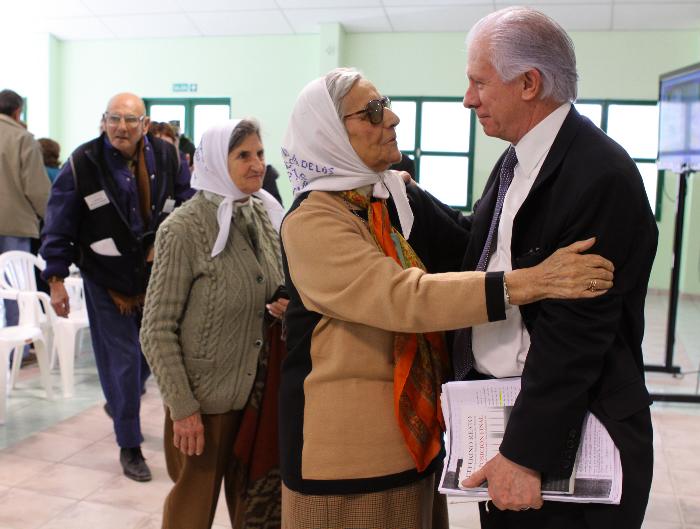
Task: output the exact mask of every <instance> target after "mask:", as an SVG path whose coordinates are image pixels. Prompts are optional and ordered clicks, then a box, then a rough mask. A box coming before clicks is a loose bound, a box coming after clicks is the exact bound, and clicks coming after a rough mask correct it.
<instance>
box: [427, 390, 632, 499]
mask: <svg viewBox="0 0 700 529" xmlns="http://www.w3.org/2000/svg"><path fill="white" fill-rule="evenodd" d="M519 392H520V378H505V379H494V380H474V381H466V382H449V383H448V384H444V385H443V386H442V396H441V400H442V411H443V415H444V417H445V425H446V427H447V432H446V436H445V437H446V438H445V445H446V449H447V458H446V461H445V466H444V468H443V471H442V477H441V479H440V487H439V490H440V492H442V493H443V494H448V495H451V496H461V497H462V498H463V499H467V500H469V499H472V500H473V501H486V500H488V499H489V495H488V485H487V484H486V483H482V485H481V486H480V487H477V488H473V489H465V488H463V487H462V486H461V483H462V481H464V480H465V479H467V478H468V477H469V476H471V475H472V474H473V473H474V472H476V471H477V470H479V469H480V468H481V467H482V466H484V465H485V464H486V463H487V462H488V461H489V460H490V459H491V458H492V457H494V456H495V455H496V454H498V450H499V448H500V446H501V441H502V440H503V435H504V433H505V430H506V426H507V425H508V419H509V417H510V413H511V411H512V409H513V404H514V403H515V399H516V397H517V396H518V393H519ZM621 496H622V464H621V462H620V451H619V450H618V449H617V447H616V446H615V443H614V442H613V440H612V438H611V437H610V434H609V433H608V431H607V430H606V429H605V427H604V426H603V424H602V423H601V422H600V421H599V420H598V419H597V418H596V417H595V416H594V415H593V414H591V413H588V414H587V415H586V417H585V419H584V424H583V430H582V433H581V442H580V444H579V449H578V453H577V454H576V462H575V464H574V471H573V472H572V474H571V478H570V479H568V478H566V479H562V478H557V477H554V478H550V477H548V476H546V475H545V476H542V498H543V499H545V500H550V501H568V502H574V503H608V504H615V505H618V504H619V503H620V497H621Z"/></svg>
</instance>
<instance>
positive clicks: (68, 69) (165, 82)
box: [53, 35, 319, 204]
mask: <svg viewBox="0 0 700 529" xmlns="http://www.w3.org/2000/svg"><path fill="white" fill-rule="evenodd" d="M318 49H319V36H318V35H303V36H290V37H284V36H269V37H229V38H208V39H193V38H182V39H151V40H104V41H90V42H77V41H74V42H64V43H62V44H61V50H60V59H59V60H60V68H59V69H60V72H61V73H60V80H59V82H58V90H59V93H60V100H61V108H60V117H59V120H58V122H57V123H55V127H54V128H53V131H54V132H53V133H54V134H55V135H56V136H57V137H58V138H59V139H60V142H61V145H62V148H63V150H64V151H65V155H67V154H68V153H69V152H70V151H71V150H72V149H74V148H75V147H77V146H78V145H80V144H81V143H83V142H84V141H86V140H87V139H89V138H92V137H95V136H96V135H97V131H98V124H99V120H100V116H101V115H102V113H103V112H104V110H105V107H106V105H107V101H108V99H109V98H110V96H111V95H113V94H115V93H118V92H122V91H130V92H134V93H136V94H138V95H140V96H142V97H146V98H149V97H153V98H155V97H182V94H176V93H173V92H172V91H171V87H172V84H173V83H179V82H188V83H190V82H191V83H197V85H198V92H197V93H196V94H192V96H193V97H230V98H231V113H232V115H233V117H238V118H240V117H246V116H254V117H256V118H258V119H259V120H260V121H261V124H262V128H263V141H264V144H265V147H266V153H267V158H268V161H269V162H270V163H272V164H273V165H275V166H277V167H278V169H279V168H281V167H282V163H281V157H280V154H279V145H280V143H281V140H282V135H283V134H284V130H285V129H286V127H287V120H288V118H289V113H290V111H291V108H292V105H293V104H294V101H295V100H296V96H297V94H298V93H299V91H300V90H301V88H302V87H303V86H304V85H305V84H306V83H307V82H308V81H309V80H310V79H313V78H314V77H316V76H317V75H318V70H319V54H318ZM280 180H281V183H282V185H283V187H284V189H283V191H284V193H285V198H286V203H287V204H290V203H291V194H290V192H289V185H288V183H287V182H286V179H285V178H280Z"/></svg>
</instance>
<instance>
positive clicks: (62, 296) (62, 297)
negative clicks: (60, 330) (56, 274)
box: [49, 281, 70, 318]
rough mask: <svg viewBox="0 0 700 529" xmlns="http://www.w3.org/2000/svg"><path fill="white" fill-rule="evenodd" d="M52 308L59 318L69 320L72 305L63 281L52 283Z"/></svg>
mask: <svg viewBox="0 0 700 529" xmlns="http://www.w3.org/2000/svg"><path fill="white" fill-rule="evenodd" d="M49 288H50V289H51V306H52V307H53V310H54V311H55V312H56V314H57V315H58V316H61V317H62V318H67V317H68V313H70V303H69V301H68V292H67V291H66V287H65V285H64V284H63V282H62V281H52V282H51V286H50V287H49Z"/></svg>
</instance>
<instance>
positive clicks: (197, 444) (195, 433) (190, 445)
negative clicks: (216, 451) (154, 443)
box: [173, 412, 204, 456]
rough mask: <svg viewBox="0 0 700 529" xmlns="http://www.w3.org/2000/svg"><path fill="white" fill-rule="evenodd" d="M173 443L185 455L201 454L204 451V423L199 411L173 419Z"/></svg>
mask: <svg viewBox="0 0 700 529" xmlns="http://www.w3.org/2000/svg"><path fill="white" fill-rule="evenodd" d="M173 444H174V445H175V448H179V449H180V452H182V453H183V454H185V455H186V456H193V455H195V454H196V455H198V456H199V455H202V452H204V424H202V415H201V414H200V413H199V412H196V413H193V414H192V415H190V416H189V417H185V418H184V419H180V420H179V421H173Z"/></svg>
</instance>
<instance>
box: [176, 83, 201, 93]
mask: <svg viewBox="0 0 700 529" xmlns="http://www.w3.org/2000/svg"><path fill="white" fill-rule="evenodd" d="M196 91H197V83H173V92H196Z"/></svg>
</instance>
